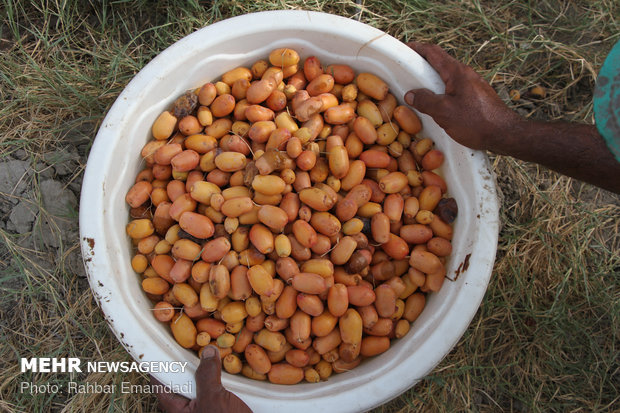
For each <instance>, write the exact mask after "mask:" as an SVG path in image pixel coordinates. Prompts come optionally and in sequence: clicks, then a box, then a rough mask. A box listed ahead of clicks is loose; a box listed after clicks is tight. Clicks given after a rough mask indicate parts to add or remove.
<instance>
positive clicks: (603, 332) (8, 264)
mask: <svg viewBox="0 0 620 413" xmlns="http://www.w3.org/2000/svg"><path fill="white" fill-rule="evenodd" d="M91 3H94V2H91ZM279 8H303V9H309V10H318V11H325V12H332V13H337V14H341V15H344V16H354V15H358V16H359V17H360V19H361V21H363V22H366V23H368V24H371V25H373V26H375V27H377V28H380V29H382V30H385V31H387V32H388V33H390V34H392V35H393V36H395V37H397V38H399V39H402V40H405V41H406V40H411V39H416V40H422V41H428V42H434V43H438V44H440V45H442V46H443V47H444V48H446V49H447V50H448V51H449V52H450V53H451V54H453V55H454V56H456V57H457V58H458V59H460V60H462V61H464V62H466V63H468V64H470V65H472V66H473V67H474V68H476V70H478V71H479V72H481V73H482V74H483V75H484V76H485V78H487V79H488V80H489V81H490V82H491V83H492V84H493V86H494V87H495V88H496V89H497V90H498V92H499V93H500V94H501V95H502V96H504V97H505V96H507V92H508V91H509V90H511V89H517V90H520V91H521V93H522V94H523V95H525V96H526V97H525V98H524V99H522V100H520V101H518V102H516V103H511V105H513V106H514V107H515V108H516V109H518V110H519V111H520V112H521V113H522V114H523V115H524V116H528V117H532V118H537V119H546V120H556V119H563V120H569V121H578V122H588V123H591V122H592V105H591V97H592V89H593V86H594V80H595V76H596V73H597V71H598V69H599V68H600V65H601V64H602V61H603V59H604V57H605V56H606V53H607V52H608V51H609V50H610V48H611V46H612V45H613V43H614V42H615V41H617V40H618V38H619V35H618V33H620V30H619V25H618V20H617V16H618V15H619V14H620V7H619V6H618V5H617V3H616V2H614V1H612V0H598V1H574V2H560V1H557V0H554V1H551V0H542V1H537V2H519V1H516V0H515V1H509V2H502V1H497V0H488V1H482V0H476V1H473V0H470V1H460V0H448V1H445V2H431V1H427V0H409V1H404V0H388V1H377V0H364V1H361V6H358V5H357V4H356V3H355V2H352V1H347V0H341V1H324V0H321V1H312V2H310V1H288V0H281V1H276V0H273V1H263V2H251V1H245V0H241V1H215V2H198V1H181V0H177V1H174V0H170V1H166V2H158V3H153V2H148V1H135V2H128V1H118V2H112V3H109V4H107V5H106V6H99V5H97V6H92V5H91V4H90V3H87V2H66V3H63V5H62V7H61V6H60V5H59V3H58V2H53V1H45V0H40V1H37V2H18V1H8V0H4V1H3V3H2V6H1V7H0V13H1V16H2V18H0V98H1V99H2V101H3V105H2V107H0V130H2V134H1V135H0V160H4V159H8V158H9V157H21V158H25V159H28V160H29V162H30V163H31V165H32V167H33V170H34V171H35V172H34V174H33V175H32V176H31V177H30V178H29V179H30V180H29V181H28V184H29V185H31V186H32V187H35V188H36V185H37V182H38V181H39V178H40V176H41V174H42V170H41V169H40V168H39V169H38V165H39V164H38V162H39V161H40V159H41V156H42V154H43V153H44V152H46V151H49V150H51V149H53V148H62V147H65V146H67V145H71V146H76V147H77V148H78V152H79V154H80V156H81V157H82V158H81V159H82V166H83V163H84V162H85V159H86V155H87V152H88V149H89V147H90V142H91V141H92V139H93V138H94V136H95V134H96V131H97V127H98V125H99V123H100V122H101V120H102V119H103V116H104V115H105V112H106V110H107V109H108V108H109V107H110V105H111V104H112V103H113V101H114V99H115V98H116V96H117V95H118V94H119V93H120V91H121V90H122V88H123V87H124V85H126V84H127V82H128V81H129V80H130V79H131V77H132V76H133V75H134V74H135V73H136V72H137V71H138V70H140V68H142V67H143V66H144V65H145V64H146V63H147V62H148V61H149V60H150V59H152V58H153V57H154V56H155V55H156V54H157V53H159V52H160V51H161V50H163V49H164V48H165V47H167V46H168V45H170V44H171V43H173V42H174V41H176V40H178V39H180V38H181V37H183V36H185V35H187V34H189V33H191V32H192V31H194V30H196V29H197V28H200V27H203V26H204V25H207V24H209V23H212V22H215V21H218V20H221V19H224V18H227V17H231V16H234V15H238V14H241V13H248V12H253V11H259V10H268V9H279ZM533 85H542V86H544V87H545V88H546V89H547V91H548V95H547V97H546V98H545V99H535V98H531V97H527V90H528V89H529V88H530V87H531V86H533ZM492 161H493V165H494V170H495V172H496V174H497V176H498V185H499V188H500V190H501V191H502V194H503V198H502V210H501V216H502V224H503V226H502V230H501V233H500V241H499V250H498V256H497V261H496V264H495V269H494V275H493V278H492V280H491V283H490V285H489V288H488V291H487V294H486V296H485V299H484V301H483V303H482V306H481V308H480V310H479V312H478V314H477V316H476V318H475V319H474V320H473V322H472V324H471V326H470V328H469V329H468V330H467V332H466V334H465V335H464V337H463V338H462V340H461V341H460V342H459V344H458V345H457V347H455V349H454V350H453V351H452V352H451V353H450V354H449V355H448V356H447V357H446V358H445V359H444V361H443V362H442V363H441V364H440V365H439V366H438V367H437V369H436V370H435V371H434V372H433V373H432V375H431V376H429V377H427V378H426V379H425V380H424V381H423V382H421V383H420V384H419V385H417V386H416V387H414V388H412V389H410V390H409V391H408V392H406V393H405V394H403V395H402V396H400V397H399V398H397V399H395V400H393V401H391V402H389V403H387V404H386V405H384V406H382V407H380V408H378V409H376V410H375V411H376V412H413V411H431V412H434V411H441V412H444V411H445V412H453V411H493V412H495V411H518V412H521V411H544V412H548V411H553V412H566V411H588V412H599V411H600V412H603V411H614V410H615V411H617V410H618V408H619V406H620V400H619V393H618V383H620V374H619V364H618V360H619V359H620V351H619V348H618V343H619V342H620V341H619V331H618V328H619V325H620V324H619V320H618V315H619V314H620V289H619V288H618V285H619V281H620V280H619V278H620V277H619V273H620V257H619V251H620V245H619V244H620V237H619V236H618V225H619V222H620V202H619V198H618V197H617V196H615V195H612V194H609V193H607V192H605V191H601V190H598V189H596V188H594V187H592V186H589V185H585V184H582V183H579V182H574V181H572V180H571V179H568V178H566V177H561V176H558V175H557V174H555V173H552V172H549V171H548V170H546V169H544V168H541V167H538V166H536V165H528V164H524V163H522V162H519V161H515V160H513V159H511V158H507V157H499V156H498V157H493V158H492ZM81 172H82V168H78V169H77V170H76V171H75V172H74V173H73V174H72V175H70V176H69V177H67V178H65V179H64V182H65V183H66V185H68V186H70V185H71V183H73V184H77V183H79V182H80V179H81ZM2 196H9V195H8V194H2ZM33 202H36V200H34V201H33ZM72 219H77V217H73V218H72ZM2 220H6V216H5V217H3V218H2ZM1 228H3V227H0V291H1V292H2V294H1V295H0V325H1V326H2V328H1V329H0V335H1V336H0V337H1V340H2V343H3V345H2V346H1V347H0V360H1V361H0V370H1V371H2V373H1V374H0V409H1V410H6V411H15V412H39V411H41V412H43V411H67V412H69V411H71V412H72V411H123V412H124V411H131V412H142V411H153V410H155V400H154V398H152V397H143V396H139V395H132V394H117V395H114V396H113V397H110V396H109V395H103V394H101V395H97V394H95V395H92V394H89V395H81V396H76V395H67V394H63V393H60V394H58V395H56V396H54V397H51V396H50V395H44V394H43V395H35V396H31V395H29V394H21V393H20V392H19V389H18V387H17V386H18V383H19V382H20V381H39V382H43V383H44V382H46V381H48V380H52V378H51V377H50V376H49V375H36V374H31V375H28V374H20V373H19V366H18V364H17V360H18V359H19V358H20V357H33V356H42V355H47V356H51V357H62V356H71V357H81V358H82V359H83V360H106V361H115V360H128V359H129V358H128V355H127V354H126V353H125V351H124V350H123V348H122V347H121V346H120V345H119V343H118V342H117V341H116V339H115V338H114V337H113V335H112V334H111V333H110V331H109V329H108V327H107V325H106V323H105V321H104V320H103V317H102V315H101V312H100V311H99V310H98V308H97V307H96V305H95V304H94V301H93V299H92V295H91V293H90V290H89V289H88V285H87V283H86V281H85V280H84V279H81V278H79V277H77V276H76V275H75V274H73V273H72V272H70V271H67V269H66V267H65V266H64V265H63V262H62V260H60V262H58V260H56V259H55V258H54V257H53V256H50V254H49V252H47V251H46V250H44V249H42V248H38V247H37V246H36V245H35V246H34V247H33V246H32V245H30V244H28V243H27V242H25V240H26V239H27V238H28V237H30V236H32V235H33V234H13V233H10V232H9V231H6V230H3V229H1ZM54 236H56V237H60V234H54ZM72 248H76V245H63V246H62V247H61V252H62V254H61V257H64V256H66V254H68V253H69V252H70V250H71V249H72ZM59 377H60V376H54V377H53V380H66V379H62V378H59ZM67 379H68V378H67ZM74 379H78V380H88V381H98V382H99V383H101V384H105V383H108V382H109V383H111V382H120V381H131V382H135V383H144V382H145V377H143V376H140V375H122V374H119V375H112V374H107V375H101V376H99V377H94V376H92V377H87V376H85V375H82V376H77V377H74Z"/></svg>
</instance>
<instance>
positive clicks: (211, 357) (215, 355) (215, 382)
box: [196, 346, 224, 400]
mask: <svg viewBox="0 0 620 413" xmlns="http://www.w3.org/2000/svg"><path fill="white" fill-rule="evenodd" d="M221 376H222V362H221V360H220V352H219V350H218V348H217V347H215V346H206V347H205V348H204V349H202V354H201V360H200V365H199V366H198V369H197V370H196V399H197V400H200V399H202V398H203V397H205V396H206V395H207V394H209V393H212V392H214V391H216V392H219V391H223V390H224V388H223V387H222V381H221Z"/></svg>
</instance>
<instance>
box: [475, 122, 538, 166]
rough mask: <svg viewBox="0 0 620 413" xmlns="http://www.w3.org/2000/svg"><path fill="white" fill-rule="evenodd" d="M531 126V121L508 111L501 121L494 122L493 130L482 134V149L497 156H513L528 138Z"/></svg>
mask: <svg viewBox="0 0 620 413" xmlns="http://www.w3.org/2000/svg"><path fill="white" fill-rule="evenodd" d="M533 124H534V122H533V121H532V120H528V119H525V118H522V117H521V116H519V115H518V114H517V113H516V112H513V111H510V113H509V114H506V116H505V117H503V119H502V120H501V121H497V120H494V121H493V128H490V129H489V130H488V131H486V133H484V134H483V146H484V149H486V150H488V151H491V152H493V153H496V154H499V155H511V156H514V154H516V153H518V152H519V148H522V147H523V145H524V143H525V142H524V141H526V140H527V139H528V138H529V137H530V135H531V134H530V133H529V132H528V130H529V129H531V127H532V125H533Z"/></svg>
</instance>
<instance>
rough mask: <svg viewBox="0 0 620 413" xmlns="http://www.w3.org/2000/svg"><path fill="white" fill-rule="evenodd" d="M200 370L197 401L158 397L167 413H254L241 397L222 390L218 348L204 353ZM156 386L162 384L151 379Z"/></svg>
mask: <svg viewBox="0 0 620 413" xmlns="http://www.w3.org/2000/svg"><path fill="white" fill-rule="evenodd" d="M201 356H202V357H201V360H200V365H199V366H198V369H197V370H196V398H195V399H194V400H188V399H186V398H185V397H183V396H179V395H178V394H174V393H157V398H158V399H159V405H160V406H161V408H162V409H164V411H166V412H167V413H204V412H209V413H219V412H222V413H224V412H226V413H252V410H250V408H249V407H248V406H247V405H246V404H245V403H244V402H243V401H242V400H241V399H240V398H238V397H237V396H235V395H234V394H233V393H231V392H229V391H228V390H226V389H225V388H224V387H223V386H222V382H221V374H222V366H221V363H220V353H219V350H218V349H217V347H215V346H206V347H205V348H204V349H203V350H202V355H201ZM151 383H152V384H160V383H159V382H158V381H157V380H155V379H154V378H153V377H151Z"/></svg>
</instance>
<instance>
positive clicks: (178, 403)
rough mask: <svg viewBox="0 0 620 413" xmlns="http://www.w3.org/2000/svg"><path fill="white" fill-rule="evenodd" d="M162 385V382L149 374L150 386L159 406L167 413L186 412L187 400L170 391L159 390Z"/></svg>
mask: <svg viewBox="0 0 620 413" xmlns="http://www.w3.org/2000/svg"><path fill="white" fill-rule="evenodd" d="M162 387H163V384H161V383H160V382H159V381H157V379H155V378H154V377H153V376H151V388H153V389H154V390H155V394H156V395H157V399H158V400H159V404H160V406H161V408H162V409H164V410H165V411H166V412H168V413H181V412H186V411H187V406H188V405H189V400H188V399H186V398H185V397H183V396H179V395H178V394H174V393H172V392H165V391H161V390H160V389H161V388H162Z"/></svg>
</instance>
